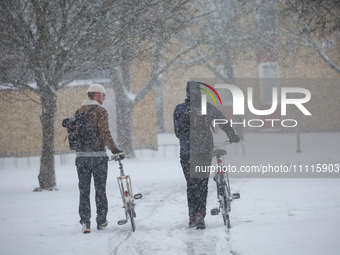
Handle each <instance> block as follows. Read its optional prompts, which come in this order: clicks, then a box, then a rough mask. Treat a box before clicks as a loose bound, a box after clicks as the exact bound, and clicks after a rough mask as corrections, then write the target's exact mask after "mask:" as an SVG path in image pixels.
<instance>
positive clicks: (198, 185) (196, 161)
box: [181, 155, 211, 216]
mask: <svg viewBox="0 0 340 255" xmlns="http://www.w3.org/2000/svg"><path fill="white" fill-rule="evenodd" d="M181 165H182V169H183V173H184V176H185V180H186V182H187V200H188V207H189V216H196V215H197V213H198V211H202V212H206V205H207V196H208V182H209V175H208V174H200V175H197V174H196V173H195V167H196V166H210V165H211V157H210V156H207V155H200V156H196V157H191V158H190V157H189V156H181ZM190 172H191V173H190Z"/></svg>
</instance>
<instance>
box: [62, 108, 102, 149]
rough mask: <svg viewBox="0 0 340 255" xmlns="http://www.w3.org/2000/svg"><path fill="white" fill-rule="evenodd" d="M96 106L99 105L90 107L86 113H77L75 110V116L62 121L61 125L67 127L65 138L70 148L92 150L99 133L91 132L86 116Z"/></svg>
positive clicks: (90, 125)
mask: <svg viewBox="0 0 340 255" xmlns="http://www.w3.org/2000/svg"><path fill="white" fill-rule="evenodd" d="M97 107H99V106H93V107H91V109H90V110H89V111H88V112H87V113H79V110H77V111H76V114H75V116H73V117H70V118H65V119H64V120H63V121H62V126H63V127H66V128H67V138H68V142H69V146H70V149H71V150H76V151H92V150H93V148H94V146H95V144H96V141H97V137H98V136H99V134H97V133H94V132H93V127H92V123H91V121H90V120H89V118H88V117H89V114H90V113H91V112H92V111H93V110H94V109H96V108H97ZM65 140H66V138H65Z"/></svg>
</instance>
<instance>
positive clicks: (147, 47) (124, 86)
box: [108, 0, 196, 157]
mask: <svg viewBox="0 0 340 255" xmlns="http://www.w3.org/2000/svg"><path fill="white" fill-rule="evenodd" d="M187 3H188V1H187V0H178V1H172V0H167V1H160V2H155V4H154V5H153V8H149V9H148V10H145V12H143V14H142V15H140V17H139V22H136V23H134V24H135V26H132V27H131V26H130V27H129V33H126V34H124V37H122V38H121V40H122V42H123V43H122V44H121V47H120V48H119V51H120V55H121V56H122V58H123V59H124V61H123V62H122V63H120V64H119V65H117V64H113V63H110V64H109V66H110V76H111V80H112V85H113V88H114V92H115V98H116V105H117V107H116V109H117V133H118V143H119V145H120V146H121V148H122V149H123V150H124V151H125V152H127V153H128V154H129V155H130V156H131V157H133V156H134V146H133V119H132V111H133V108H134V106H135V105H136V104H137V103H138V102H140V101H141V100H142V99H143V98H144V97H145V96H146V95H147V94H148V92H149V91H150V90H151V89H152V88H153V86H154V84H155V82H156V81H157V79H158V77H159V75H160V74H161V73H163V72H164V71H166V70H167V69H168V68H169V67H170V66H172V65H173V64H174V63H175V61H176V60H177V59H179V58H180V57H181V56H183V55H185V54H186V53H188V52H190V51H191V50H192V49H194V48H195V47H196V45H191V46H189V47H187V48H185V49H183V50H180V51H179V52H178V53H177V54H175V55H174V56H172V57H171V58H170V59H168V60H167V61H162V50H163V49H164V48H165V47H166V44H167V42H168V41H169V39H171V38H172V37H173V36H174V35H175V34H176V33H177V32H178V31H180V30H181V29H183V28H184V27H185V26H186V24H187V19H186V17H185V13H186V9H187V8H186V4H187ZM113 52H114V51H112V52H111V54H112V53H113ZM108 55H109V56H111V55H110V54H108ZM134 56H138V57H139V58H140V59H143V61H147V62H149V63H152V67H151V71H150V74H149V79H148V81H147V82H146V83H145V84H144V86H143V87H142V88H141V89H139V90H138V91H137V92H136V93H135V94H133V93H132V89H133V85H132V82H131V81H132V75H133V74H132V72H131V67H132V60H133V59H134V58H135V57H134ZM112 59H113V57H112ZM162 62H163V63H162ZM115 63H119V62H115Z"/></svg>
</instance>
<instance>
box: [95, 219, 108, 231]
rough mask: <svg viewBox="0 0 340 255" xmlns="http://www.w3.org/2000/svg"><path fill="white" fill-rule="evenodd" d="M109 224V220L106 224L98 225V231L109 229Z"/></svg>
mask: <svg viewBox="0 0 340 255" xmlns="http://www.w3.org/2000/svg"><path fill="white" fill-rule="evenodd" d="M108 224H109V222H108V221H107V220H106V221H105V222H104V223H100V224H97V229H98V230H104V229H105V228H106V227H107V225H108Z"/></svg>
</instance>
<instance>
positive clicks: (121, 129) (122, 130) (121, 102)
mask: <svg viewBox="0 0 340 255" xmlns="http://www.w3.org/2000/svg"><path fill="white" fill-rule="evenodd" d="M123 69H125V75H127V73H128V72H130V70H127V69H129V68H128V66H124V68H123ZM123 72H124V70H123ZM111 76H112V81H113V89H114V93H115V98H116V112H117V122H116V123H117V139H118V144H119V149H121V150H123V151H124V152H126V153H127V154H128V155H129V157H134V156H135V151H134V146H133V118H132V110H133V104H132V101H131V100H130V99H129V98H128V92H127V90H126V87H124V84H123V80H122V76H121V75H120V72H119V70H118V67H116V68H113V69H112V73H111ZM128 77H129V75H128Z"/></svg>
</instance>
